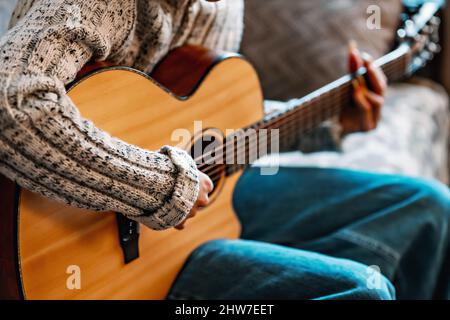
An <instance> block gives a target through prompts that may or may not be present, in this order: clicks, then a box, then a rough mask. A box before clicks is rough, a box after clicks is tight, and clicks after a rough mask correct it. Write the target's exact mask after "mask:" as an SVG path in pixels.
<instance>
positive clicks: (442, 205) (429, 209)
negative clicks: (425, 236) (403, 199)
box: [405, 179, 450, 229]
mask: <svg viewBox="0 0 450 320" xmlns="http://www.w3.org/2000/svg"><path fill="white" fill-rule="evenodd" d="M405 183H406V184H408V188H412V189H413V190H414V194H413V197H414V198H415V200H416V205H417V206H418V207H420V208H423V210H422V211H421V212H420V213H421V214H423V215H425V214H426V215H427V218H428V219H429V220H430V221H432V222H433V224H434V225H435V226H438V227H440V228H441V229H445V228H446V227H447V226H448V224H449V220H450V191H449V188H448V187H447V186H445V185H443V184H441V183H440V182H437V181H432V180H425V179H408V180H406V181H405Z"/></svg>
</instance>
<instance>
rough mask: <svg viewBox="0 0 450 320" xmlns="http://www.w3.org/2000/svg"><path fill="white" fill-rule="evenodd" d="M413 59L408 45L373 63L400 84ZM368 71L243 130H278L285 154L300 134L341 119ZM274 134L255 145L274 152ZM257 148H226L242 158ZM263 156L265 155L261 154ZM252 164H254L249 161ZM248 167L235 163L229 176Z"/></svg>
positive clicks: (247, 146)
mask: <svg viewBox="0 0 450 320" xmlns="http://www.w3.org/2000/svg"><path fill="white" fill-rule="evenodd" d="M409 59H410V49H409V46H407V45H402V46H400V47H399V48H397V49H396V50H394V51H392V52H391V53H389V54H387V55H385V56H383V57H381V58H380V59H378V60H376V61H375V62H374V64H375V65H376V66H379V67H380V68H381V69H382V70H383V71H384V73H385V74H386V76H387V78H388V80H389V82H395V81H398V80H400V79H402V78H404V77H405V76H407V75H408V74H409V73H410V70H408V66H409ZM365 74H366V70H365V69H364V68H363V69H361V70H359V71H358V74H354V75H346V76H343V77H342V78H340V79H338V80H336V81H334V82H332V83H330V84H328V85H326V86H324V87H322V88H320V89H318V90H316V91H314V92H312V93H310V94H308V95H306V96H305V97H303V98H300V99H296V100H292V101H290V103H289V105H290V107H289V108H287V109H286V110H283V111H280V112H277V113H271V114H268V115H267V116H266V117H265V118H264V119H262V120H261V121H259V122H257V123H255V124H253V125H251V126H249V127H248V128H245V129H243V131H246V130H248V129H255V130H256V131H259V130H261V129H267V130H269V132H270V130H271V129H278V133H279V135H278V139H279V150H277V151H285V150H287V149H289V148H290V147H291V146H292V145H293V144H294V143H295V141H296V139H298V138H299V136H301V134H302V133H303V134H304V133H305V132H308V131H309V130H311V129H313V128H315V127H317V126H318V125H320V124H321V123H323V122H324V121H326V120H328V119H330V118H333V117H336V116H339V114H340V113H341V110H342V109H343V108H344V107H348V106H349V105H351V104H352V90H353V88H352V87H353V86H352V80H353V79H354V78H355V77H356V76H365ZM271 137H272V136H271V135H270V134H269V135H268V138H267V139H265V138H263V139H264V141H261V139H258V141H257V142H256V144H257V145H258V146H261V145H263V144H266V146H267V148H262V149H267V153H271V151H272V152H273V150H271V142H272V141H271ZM252 143H253V144H254V145H255V141H254V140H252V139H247V140H246V142H245V147H244V146H242V145H241V146H237V145H236V144H234V143H233V144H230V143H228V145H226V150H227V151H226V152H225V153H232V154H234V155H239V154H240V153H245V154H246V155H247V154H248V153H249V149H250V144H252ZM259 155H260V156H262V155H264V154H261V153H259ZM250 162H251V161H250ZM243 166H245V164H233V165H230V166H228V169H227V171H228V173H233V172H235V171H237V170H239V169H241V168H242V167H243Z"/></svg>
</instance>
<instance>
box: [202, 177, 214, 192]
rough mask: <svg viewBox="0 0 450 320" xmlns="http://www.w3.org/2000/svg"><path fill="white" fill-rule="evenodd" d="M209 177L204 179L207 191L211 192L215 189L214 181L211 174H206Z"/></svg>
mask: <svg viewBox="0 0 450 320" xmlns="http://www.w3.org/2000/svg"><path fill="white" fill-rule="evenodd" d="M206 178H207V179H205V180H204V183H205V185H204V186H205V190H206V192H207V193H210V192H212V191H213V189H214V183H213V182H212V180H211V178H210V177H209V176H206Z"/></svg>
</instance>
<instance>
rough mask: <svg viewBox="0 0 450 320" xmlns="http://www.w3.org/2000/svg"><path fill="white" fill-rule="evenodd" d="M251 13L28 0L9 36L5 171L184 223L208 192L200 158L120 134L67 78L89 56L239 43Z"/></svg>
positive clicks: (161, 2)
mask: <svg viewBox="0 0 450 320" xmlns="http://www.w3.org/2000/svg"><path fill="white" fill-rule="evenodd" d="M242 15H243V3H242V0H222V1H220V2H218V3H209V2H206V1H205V0H96V1H92V0H19V3H18V5H17V7H16V10H15V11H14V13H13V16H12V20H11V25H10V30H9V31H8V33H7V34H6V35H5V36H4V37H2V38H1V40H0V89H1V92H0V173H2V174H3V175H5V176H6V177H8V178H10V179H11V180H13V181H15V182H17V183H18V184H19V185H20V186H22V187H24V188H26V189H30V190H33V191H35V192H38V193H40V194H41V195H44V196H47V197H50V198H52V199H55V200H58V201H62V202H64V203H67V204H69V205H73V206H76V207H80V208H87V209H91V210H98V211H116V212H120V213H123V214H124V215H126V216H127V217H129V218H131V219H134V220H136V221H139V222H141V223H143V224H145V225H147V226H148V227H150V228H152V229H156V230H161V229H166V228H169V227H172V226H176V225H178V224H179V223H180V222H181V221H183V220H184V219H185V218H186V216H187V215H188V213H189V212H190V210H191V208H192V207H193V205H194V203H195V201H196V199H197V196H198V192H199V182H198V171H197V169H196V165H195V163H194V161H193V160H192V158H190V156H189V155H188V154H187V153H186V152H184V151H182V150H180V149H177V148H173V147H169V146H163V147H162V148H161V149H160V150H157V151H150V150H143V149H140V148H138V147H136V146H133V145H130V144H128V143H126V142H124V141H121V140H119V139H117V138H114V137H111V136H110V135H109V134H108V133H106V132H104V131H102V130H100V129H99V128H97V127H96V126H95V125H94V124H93V123H92V122H91V121H89V120H86V119H84V118H83V117H82V116H81V115H80V113H79V111H78V110H77V108H76V107H75V105H74V104H73V103H72V101H71V100H70V98H69V97H68V96H67V94H66V90H65V85H66V84H68V83H69V82H71V81H73V80H74V79H75V77H76V75H77V73H78V71H79V70H80V69H81V68H82V67H83V65H85V64H86V63H87V62H88V61H94V60H96V61H102V60H108V61H111V62H113V63H115V64H120V65H126V66H130V67H134V68H137V69H139V70H142V71H145V72H150V71H151V70H152V68H153V67H154V66H155V64H156V63H157V62H158V61H159V60H160V59H161V58H162V57H163V56H164V55H166V54H167V53H168V51H169V50H171V49H173V48H175V47H178V46H181V45H183V44H186V43H191V44H199V45H203V46H206V47H209V48H213V49H222V50H228V51H233V50H237V49H238V47H239V43H240V39H241V32H242V20H243V19H242V18H243V17H242Z"/></svg>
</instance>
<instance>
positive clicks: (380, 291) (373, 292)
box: [337, 262, 396, 300]
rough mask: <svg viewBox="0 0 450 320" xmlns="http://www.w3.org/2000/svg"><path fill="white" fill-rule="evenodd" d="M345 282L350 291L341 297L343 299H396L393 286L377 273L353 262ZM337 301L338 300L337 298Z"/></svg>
mask: <svg viewBox="0 0 450 320" xmlns="http://www.w3.org/2000/svg"><path fill="white" fill-rule="evenodd" d="M346 281H347V282H348V284H349V286H350V288H351V289H350V290H348V292H347V293H346V294H345V295H344V296H343V297H342V298H343V299H356V300H394V299H395V298H396V294H395V288H394V286H393V284H392V283H391V282H390V281H389V280H388V279H387V278H386V277H385V276H383V275H382V274H381V273H380V272H379V271H377V270H375V269H372V268H369V267H368V266H365V265H362V264H359V263H356V262H355V263H354V266H353V267H352V270H351V274H350V276H349V277H347V280H346ZM337 299H340V298H339V297H337Z"/></svg>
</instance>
